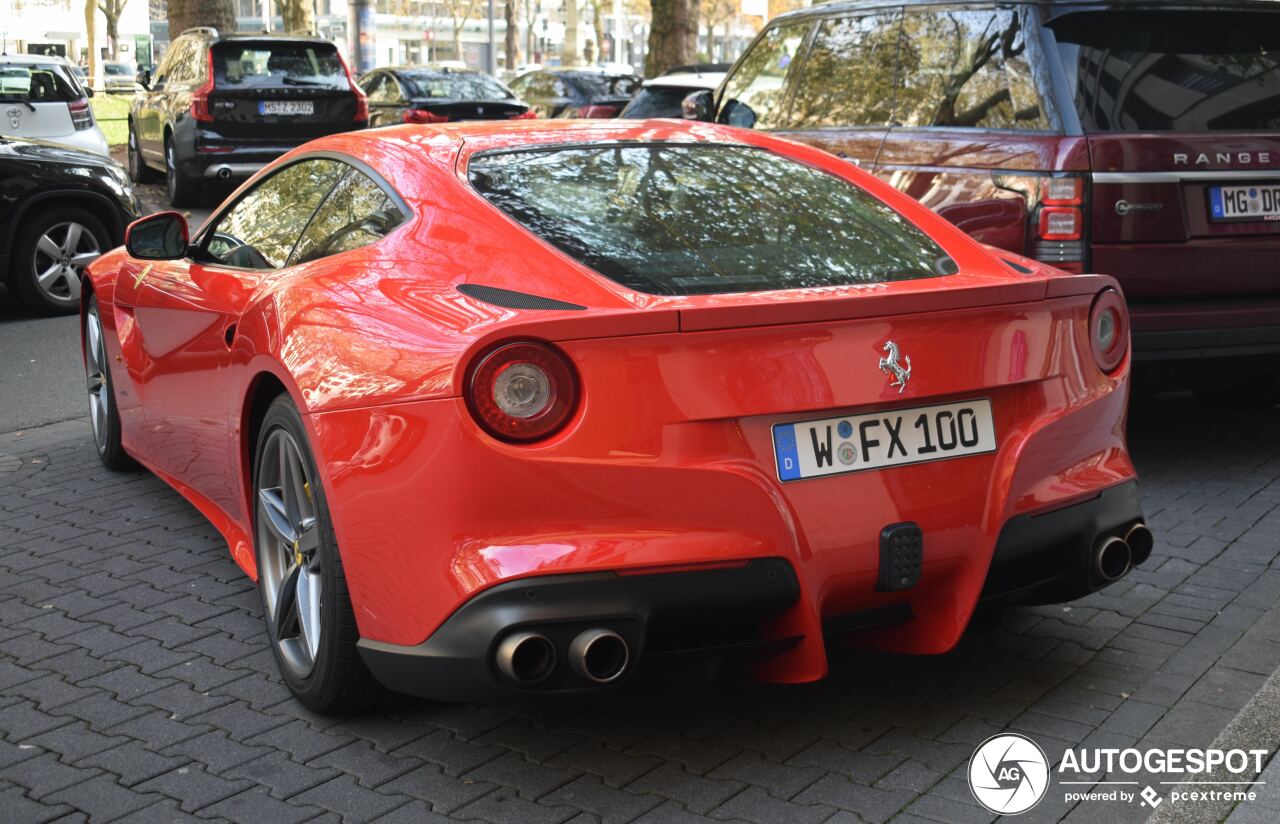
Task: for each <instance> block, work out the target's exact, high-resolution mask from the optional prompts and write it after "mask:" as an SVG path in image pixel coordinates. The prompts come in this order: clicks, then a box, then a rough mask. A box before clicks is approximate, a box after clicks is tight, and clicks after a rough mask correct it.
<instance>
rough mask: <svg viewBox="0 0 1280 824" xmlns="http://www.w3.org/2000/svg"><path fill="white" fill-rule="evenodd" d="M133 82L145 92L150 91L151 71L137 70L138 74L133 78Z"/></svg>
mask: <svg viewBox="0 0 1280 824" xmlns="http://www.w3.org/2000/svg"><path fill="white" fill-rule="evenodd" d="M133 82H135V83H137V84H138V85H139V86H141V87H142V88H144V89H146V90H147V91H150V90H151V71H150V70H149V69H138V73H137V74H135V75H134V76H133Z"/></svg>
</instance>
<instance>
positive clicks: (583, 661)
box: [569, 629, 631, 684]
mask: <svg viewBox="0 0 1280 824" xmlns="http://www.w3.org/2000/svg"><path fill="white" fill-rule="evenodd" d="M630 660H631V649H630V648H629V647H628V646H627V642H626V640H625V639H624V638H623V637H622V636H621V635H619V634H618V633H616V632H614V631H613V630H609V629H588V630H583V631H582V632H580V633H578V637H577V638H574V639H573V643H571V644H570V645H569V666H570V668H572V669H573V671H574V672H576V673H577V674H578V675H581V676H582V677H583V678H586V679H587V680H588V681H594V682H595V683H597V684H608V683H611V682H613V681H616V680H618V679H619V678H621V677H622V674H623V673H624V672H626V670H627V664H628V663H629V662H630Z"/></svg>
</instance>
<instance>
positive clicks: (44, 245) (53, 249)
mask: <svg viewBox="0 0 1280 824" xmlns="http://www.w3.org/2000/svg"><path fill="white" fill-rule="evenodd" d="M36 249H37V251H40V252H43V253H44V254H45V255H47V256H48V257H51V258H53V259H54V260H61V258H62V247H60V246H59V245H58V244H56V243H54V242H53V238H51V237H49V236H48V235H41V236H40V239H39V240H37V241H36Z"/></svg>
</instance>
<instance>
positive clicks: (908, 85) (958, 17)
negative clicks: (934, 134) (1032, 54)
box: [894, 9, 1047, 129]
mask: <svg viewBox="0 0 1280 824" xmlns="http://www.w3.org/2000/svg"><path fill="white" fill-rule="evenodd" d="M1025 52H1026V42H1025V39H1024V37H1023V28H1022V25H1021V21H1020V16H1019V14H1018V13H1017V12H1013V11H958V10H956V11H937V10H933V9H930V10H927V11H908V12H907V13H906V14H905V15H904V16H903V20H902V38H901V49H900V51H899V54H898V78H899V80H898V88H897V104H896V106H895V113H894V116H895V120H896V121H897V122H899V123H901V124H902V125H904V126H954V127H971V126H980V127H983V128H993V129H1011V128H1047V121H1046V119H1045V117H1044V114H1043V112H1042V111H1041V108H1040V105H1039V98H1038V95H1037V93H1036V90H1035V86H1034V83H1033V81H1032V79H1031V71H1030V68H1029V67H1028V65H1027V60H1026V57H1025Z"/></svg>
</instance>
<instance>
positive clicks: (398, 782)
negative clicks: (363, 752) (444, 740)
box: [378, 764, 497, 813]
mask: <svg viewBox="0 0 1280 824" xmlns="http://www.w3.org/2000/svg"><path fill="white" fill-rule="evenodd" d="M496 788H497V785H496V784H490V783H488V782H486V781H475V780H472V779H469V778H454V777H453V776H450V775H445V774H444V772H443V771H442V770H441V769H440V768H439V767H437V766H435V765H434V764H429V765H427V766H423V767H418V768H417V769H415V770H413V771H412V772H408V773H405V774H404V775H402V776H400V777H399V778H395V779H392V780H391V781H388V782H387V783H385V784H382V785H380V786H379V787H378V791H379V792H383V793H388V794H392V795H408V796H413V797H414V798H418V799H421V800H423V801H425V802H427V803H428V804H429V805H430V806H431V809H433V810H435V811H436V812H441V813H450V812H453V811H454V810H456V809H458V808H459V807H462V806H464V805H466V804H470V803H471V802H472V801H475V800H476V799H477V798H480V797H481V796H484V795H488V794H489V793H490V792H493V790H495V789H496Z"/></svg>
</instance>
